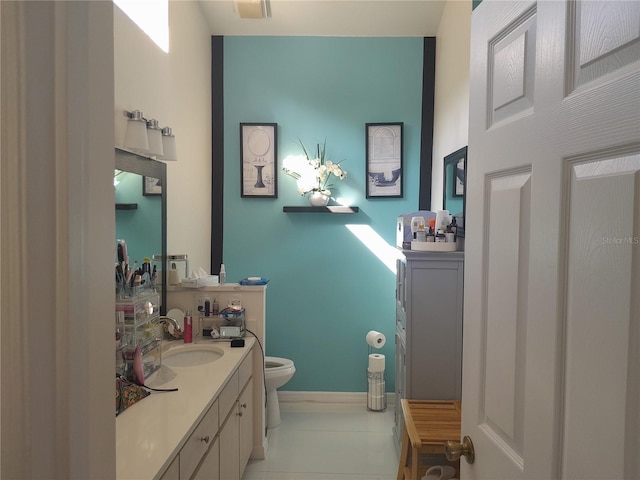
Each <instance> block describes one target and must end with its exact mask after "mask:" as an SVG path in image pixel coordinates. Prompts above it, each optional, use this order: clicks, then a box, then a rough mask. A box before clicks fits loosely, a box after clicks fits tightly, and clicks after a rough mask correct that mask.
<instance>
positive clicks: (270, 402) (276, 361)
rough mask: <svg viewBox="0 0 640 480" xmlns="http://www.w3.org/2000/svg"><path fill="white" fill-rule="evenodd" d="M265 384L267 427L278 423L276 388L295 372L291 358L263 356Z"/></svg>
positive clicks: (278, 406)
mask: <svg viewBox="0 0 640 480" xmlns="http://www.w3.org/2000/svg"><path fill="white" fill-rule="evenodd" d="M264 367H265V384H266V387H267V428H275V427H277V426H278V425H280V405H279V404H278V392H277V389H278V388H280V387H281V386H283V385H284V384H285V383H287V382H288V381H289V380H291V377H293V374H294V373H296V367H295V365H294V364H293V360H289V359H288V358H280V357H264Z"/></svg>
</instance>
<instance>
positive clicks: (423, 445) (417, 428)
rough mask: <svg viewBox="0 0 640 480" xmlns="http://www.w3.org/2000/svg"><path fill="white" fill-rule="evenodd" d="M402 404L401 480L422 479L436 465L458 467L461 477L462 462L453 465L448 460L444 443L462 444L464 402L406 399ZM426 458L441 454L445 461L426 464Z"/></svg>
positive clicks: (398, 479) (457, 470)
mask: <svg viewBox="0 0 640 480" xmlns="http://www.w3.org/2000/svg"><path fill="white" fill-rule="evenodd" d="M400 402H401V405H402V414H403V417H404V429H403V434H402V450H401V453H400V465H399V466H398V478H397V480H405V479H407V480H418V479H419V478H421V476H422V475H424V472H426V470H427V469H428V468H429V467H431V466H434V465H452V466H454V467H455V469H456V478H459V477H460V460H458V461H456V462H454V463H452V462H448V461H447V460H446V459H445V457H444V442H446V441H447V440H456V441H460V401H459V400H409V399H406V398H403V399H401V400H400ZM422 455H438V456H440V455H441V456H442V461H440V460H438V462H437V463H433V464H432V465H428V464H423V463H421V458H420V457H421V456H422ZM419 475H420V476H419Z"/></svg>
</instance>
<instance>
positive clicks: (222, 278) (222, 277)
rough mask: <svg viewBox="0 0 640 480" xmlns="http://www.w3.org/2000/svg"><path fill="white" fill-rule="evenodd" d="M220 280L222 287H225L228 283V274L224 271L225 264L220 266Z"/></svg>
mask: <svg viewBox="0 0 640 480" xmlns="http://www.w3.org/2000/svg"><path fill="white" fill-rule="evenodd" d="M218 278H219V282H220V285H224V283H225V282H226V281H227V272H226V271H225V269H224V263H221V264H220V275H219V277H218Z"/></svg>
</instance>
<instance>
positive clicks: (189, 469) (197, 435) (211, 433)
mask: <svg viewBox="0 0 640 480" xmlns="http://www.w3.org/2000/svg"><path fill="white" fill-rule="evenodd" d="M217 433H218V400H216V401H215V402H214V403H213V405H212V406H211V408H210V409H209V411H208V412H207V413H206V415H205V416H204V418H203V419H202V420H201V421H200V423H199V424H198V426H197V427H196V429H195V430H194V431H193V433H192V434H191V436H190V437H189V439H188V440H187V442H186V443H185V444H184V446H183V447H182V450H181V451H180V478H181V479H183V478H184V479H186V478H191V475H192V474H193V472H194V471H195V469H196V467H197V466H198V464H199V463H200V460H201V459H202V457H203V456H204V455H205V453H207V450H209V447H210V446H211V445H212V444H213V442H214V440H215V438H216V434H217Z"/></svg>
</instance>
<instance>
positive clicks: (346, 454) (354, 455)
mask: <svg viewBox="0 0 640 480" xmlns="http://www.w3.org/2000/svg"><path fill="white" fill-rule="evenodd" d="M393 408H394V407H393V406H392V405H391V406H389V408H387V410H386V411H385V412H368V411H367V407H366V405H360V404H335V403H334V404H325V403H322V404H319V403H281V404H280V416H281V418H282V423H281V424H280V426H279V427H278V428H276V429H273V430H270V431H269V435H268V439H269V450H268V452H267V458H266V459H265V460H251V461H249V465H247V468H246V470H245V473H244V476H243V477H242V480H365V479H366V480H394V479H395V478H396V473H397V469H398V454H397V452H396V448H395V446H394V439H393V431H392V428H393V414H394V410H393Z"/></svg>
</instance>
